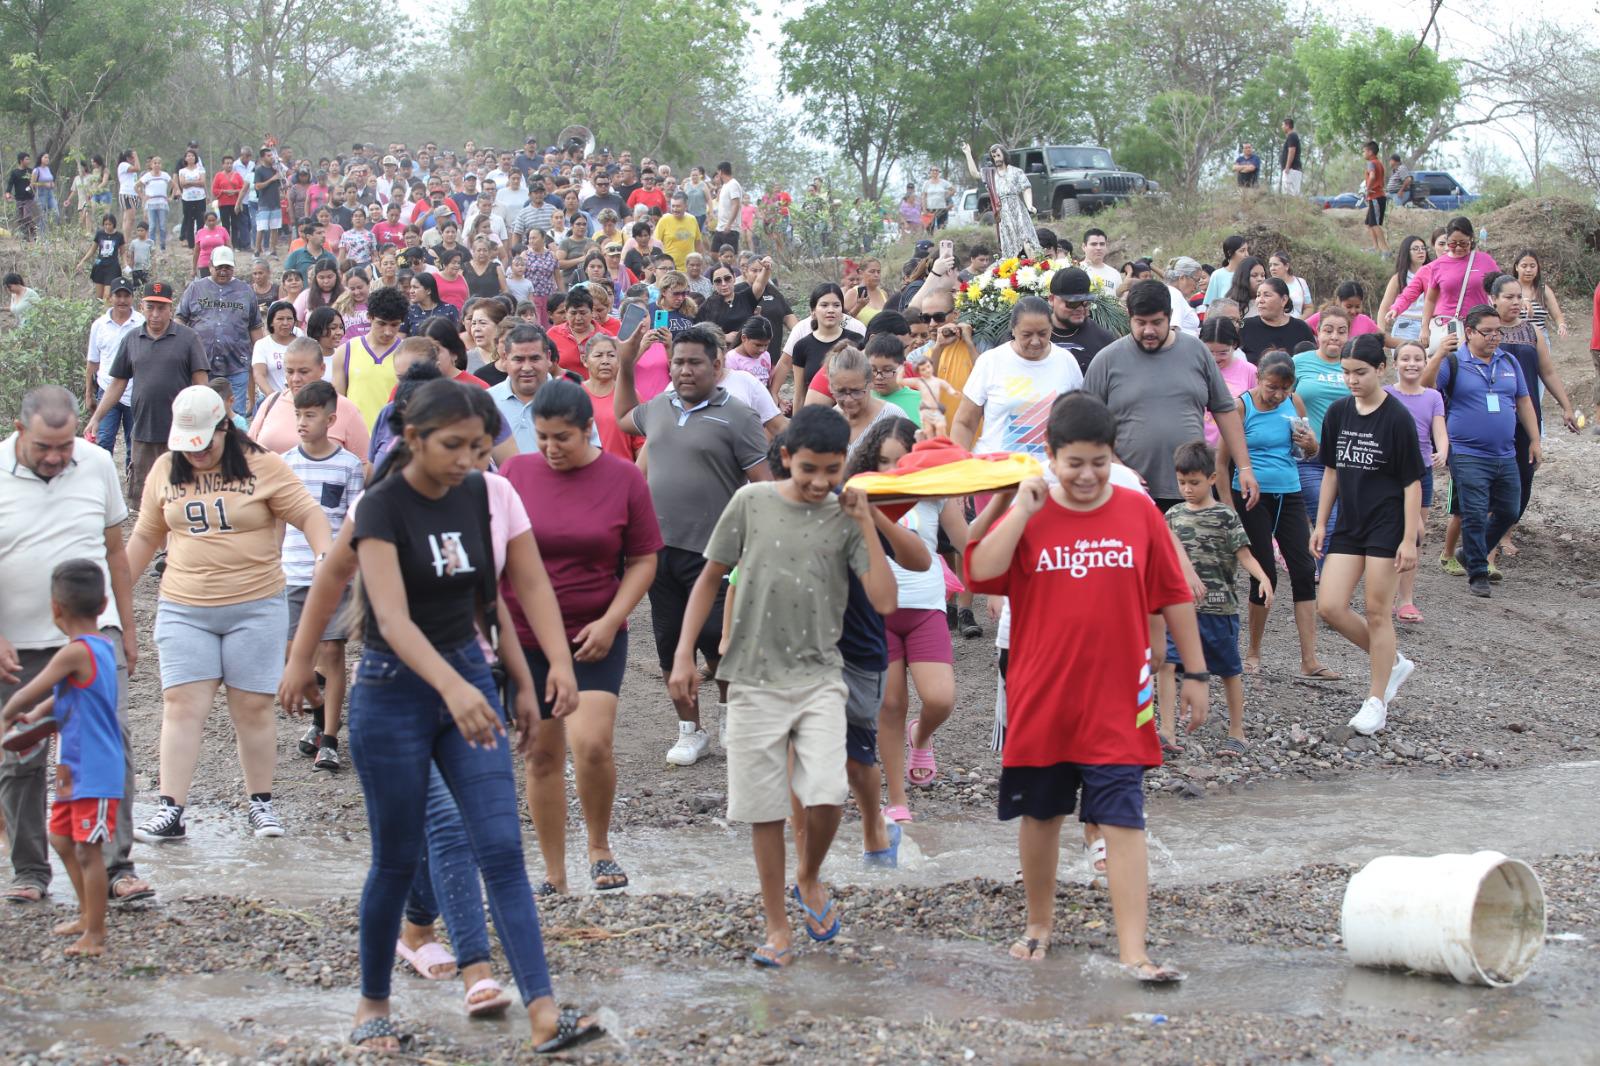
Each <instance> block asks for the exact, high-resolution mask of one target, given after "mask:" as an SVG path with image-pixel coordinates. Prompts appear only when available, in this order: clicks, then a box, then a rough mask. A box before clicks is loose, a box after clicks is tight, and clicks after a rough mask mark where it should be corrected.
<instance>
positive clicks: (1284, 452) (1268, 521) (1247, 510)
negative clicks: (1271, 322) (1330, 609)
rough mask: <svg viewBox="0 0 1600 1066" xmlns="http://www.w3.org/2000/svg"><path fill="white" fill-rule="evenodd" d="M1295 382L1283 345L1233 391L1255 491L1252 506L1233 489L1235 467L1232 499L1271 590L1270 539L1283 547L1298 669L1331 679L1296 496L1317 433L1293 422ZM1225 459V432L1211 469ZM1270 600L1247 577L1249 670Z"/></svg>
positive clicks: (1256, 660)
mask: <svg viewBox="0 0 1600 1066" xmlns="http://www.w3.org/2000/svg"><path fill="white" fill-rule="evenodd" d="M1294 389H1295V372H1294V363H1293V361H1291V360H1290V358H1289V357H1288V356H1287V355H1285V354H1284V353H1283V352H1281V351H1279V352H1268V353H1266V354H1265V355H1263V356H1262V357H1261V365H1260V366H1258V367H1257V368H1256V384H1255V387H1254V388H1252V389H1250V390H1249V391H1248V392H1244V393H1242V394H1240V396H1239V413H1240V415H1241V416H1242V417H1243V419H1244V440H1245V446H1246V447H1247V448H1249V450H1250V463H1251V465H1252V466H1254V467H1255V475H1256V481H1257V482H1259V483H1260V485H1261V495H1260V497H1259V498H1258V499H1257V500H1256V502H1255V505H1254V506H1250V505H1248V504H1247V503H1246V501H1245V498H1244V494H1243V493H1242V492H1240V491H1239V479H1238V477H1237V475H1236V476H1235V477H1234V479H1233V496H1232V502H1233V507H1234V510H1236V511H1238V512H1239V523H1240V524H1241V525H1243V526H1244V532H1245V535H1246V536H1247V537H1249V538H1250V554H1251V555H1254V556H1255V557H1256V562H1258V563H1260V564H1261V569H1262V570H1264V571H1266V575H1267V579H1268V580H1269V581H1270V582H1271V584H1272V588H1273V591H1274V593H1276V591H1277V588H1278V568H1277V562H1276V560H1275V559H1274V557H1273V551H1272V543H1273V541H1274V540H1276V541H1277V542H1278V546H1279V548H1280V549H1281V550H1282V552H1283V563H1284V567H1285V568H1286V569H1287V570H1288V571H1289V587H1290V589H1291V590H1292V591H1293V594H1294V626H1295V630H1296V632H1297V633H1298V634H1299V636H1300V674H1301V676H1302V677H1308V678H1316V679H1318V680H1330V681H1331V680H1333V679H1335V678H1336V677H1337V676H1338V675H1336V674H1335V673H1333V671H1331V670H1329V669H1328V668H1327V667H1325V666H1323V665H1322V664H1321V663H1320V662H1318V661H1317V581H1316V574H1317V565H1316V560H1315V559H1314V558H1313V557H1312V555H1311V525H1310V520H1309V518H1308V516H1307V514H1306V508H1305V505H1304V502H1303V500H1302V498H1301V493H1300V473H1299V469H1298V467H1299V461H1300V460H1301V459H1303V458H1308V457H1311V456H1315V455H1316V454H1317V437H1316V435H1315V434H1313V433H1312V432H1311V431H1309V430H1308V429H1306V428H1305V427H1304V424H1301V425H1300V426H1296V425H1295V423H1296V421H1297V420H1298V419H1302V418H1304V417H1305V415H1306V409H1305V405H1304V404H1303V403H1302V402H1301V401H1300V397H1298V396H1296V395H1295V391H1294ZM1228 460H1229V457H1228V443H1227V441H1226V440H1223V441H1220V442H1218V444H1217V469H1218V470H1219V471H1221V472H1223V473H1224V474H1225V473H1226V472H1227V469H1228V465H1229V462H1228ZM1270 608H1271V604H1269V603H1268V602H1267V599H1266V596H1265V595H1264V591H1263V589H1262V588H1261V585H1260V583H1259V582H1257V581H1256V580H1255V578H1251V579H1250V647H1249V650H1248V652H1247V653H1246V655H1245V660H1244V671H1245V673H1247V674H1254V673H1258V672H1259V671H1260V670H1261V639H1262V636H1263V635H1264V634H1265V633H1266V630H1267V612H1268V610H1269V609H1270Z"/></svg>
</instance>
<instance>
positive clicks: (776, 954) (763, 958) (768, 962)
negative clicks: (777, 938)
mask: <svg viewBox="0 0 1600 1066" xmlns="http://www.w3.org/2000/svg"><path fill="white" fill-rule="evenodd" d="M767 948H773V949H774V951H773V953H772V954H771V955H763V954H761V953H762V952H763V951H764V950H766V949H767ZM788 954H791V952H790V951H789V949H788V948H784V949H783V950H782V951H778V950H776V945H774V944H762V945H761V946H760V947H759V948H756V950H754V951H752V952H751V953H750V961H751V962H753V963H755V964H756V965H757V966H760V967H763V968H764V969H768V970H781V969H783V968H784V967H785V966H787V965H788V963H784V962H779V961H778V960H779V959H781V958H783V957H784V956H785V955H788Z"/></svg>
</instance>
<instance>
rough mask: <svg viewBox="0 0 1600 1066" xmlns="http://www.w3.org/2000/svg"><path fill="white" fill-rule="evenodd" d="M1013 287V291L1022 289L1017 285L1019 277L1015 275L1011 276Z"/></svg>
mask: <svg viewBox="0 0 1600 1066" xmlns="http://www.w3.org/2000/svg"><path fill="white" fill-rule="evenodd" d="M1011 287H1012V288H1013V289H1015V288H1020V286H1018V285H1017V276H1016V275H1015V274H1013V275H1011Z"/></svg>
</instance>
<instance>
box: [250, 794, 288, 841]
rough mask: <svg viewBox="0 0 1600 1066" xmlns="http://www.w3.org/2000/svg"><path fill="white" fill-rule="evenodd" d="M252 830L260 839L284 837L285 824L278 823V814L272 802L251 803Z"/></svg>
mask: <svg viewBox="0 0 1600 1066" xmlns="http://www.w3.org/2000/svg"><path fill="white" fill-rule="evenodd" d="M250 828H251V829H252V830H253V831H254V832H255V834H256V836H258V837H281V836H283V823H282V822H280V821H278V814H277V812H276V811H274V810H273V809H272V801H271V800H257V799H253V800H251V801H250Z"/></svg>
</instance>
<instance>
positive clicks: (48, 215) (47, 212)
mask: <svg viewBox="0 0 1600 1066" xmlns="http://www.w3.org/2000/svg"><path fill="white" fill-rule="evenodd" d="M38 201H39V202H38V203H37V204H36V205H35V206H34V214H35V215H36V216H37V217H38V219H39V233H40V234H41V235H42V234H44V233H47V232H49V230H50V223H52V222H54V221H56V191H55V190H54V189H40V190H39V195H38Z"/></svg>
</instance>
